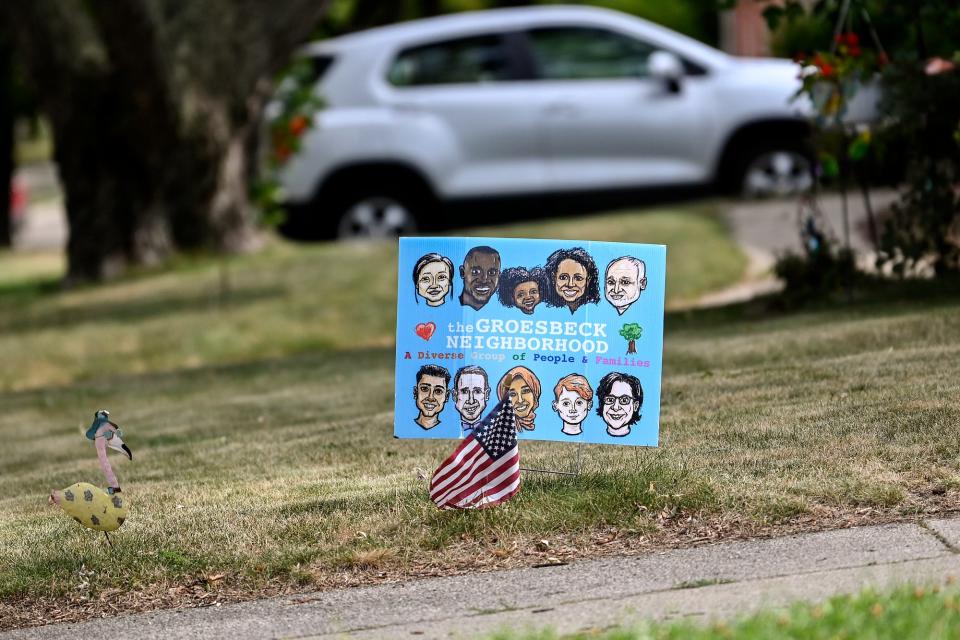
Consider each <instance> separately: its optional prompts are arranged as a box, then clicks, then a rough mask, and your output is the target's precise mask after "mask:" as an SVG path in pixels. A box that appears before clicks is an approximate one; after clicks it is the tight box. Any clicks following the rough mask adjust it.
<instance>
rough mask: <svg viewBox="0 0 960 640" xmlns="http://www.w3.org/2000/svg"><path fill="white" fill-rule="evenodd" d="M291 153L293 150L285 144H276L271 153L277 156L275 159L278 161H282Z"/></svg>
mask: <svg viewBox="0 0 960 640" xmlns="http://www.w3.org/2000/svg"><path fill="white" fill-rule="evenodd" d="M292 153H293V150H292V149H290V147H288V146H287V145H285V144H280V145H277V147H276V148H275V149H274V150H273V154H274V155H275V156H276V157H277V160H279V161H280V162H283V161H284V160H286V159H287V158H289V157H290V154H292Z"/></svg>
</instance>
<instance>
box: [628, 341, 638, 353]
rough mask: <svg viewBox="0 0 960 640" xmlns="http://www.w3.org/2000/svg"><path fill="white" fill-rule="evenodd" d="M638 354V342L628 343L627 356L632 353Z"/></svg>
mask: <svg viewBox="0 0 960 640" xmlns="http://www.w3.org/2000/svg"><path fill="white" fill-rule="evenodd" d="M636 352H637V341H636V340H631V341H630V342H629V343H627V354H628V355H629V354H631V353H636Z"/></svg>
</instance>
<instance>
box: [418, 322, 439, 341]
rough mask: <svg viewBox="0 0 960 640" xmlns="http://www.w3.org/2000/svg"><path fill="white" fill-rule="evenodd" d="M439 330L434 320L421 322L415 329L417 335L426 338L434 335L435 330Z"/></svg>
mask: <svg viewBox="0 0 960 640" xmlns="http://www.w3.org/2000/svg"><path fill="white" fill-rule="evenodd" d="M436 330H437V325H436V324H434V323H433V322H421V323H420V324H418V325H417V328H416V329H415V331H416V332H417V335H418V336H420V337H421V338H423V339H424V340H429V339H430V338H432V337H433V332H434V331H436Z"/></svg>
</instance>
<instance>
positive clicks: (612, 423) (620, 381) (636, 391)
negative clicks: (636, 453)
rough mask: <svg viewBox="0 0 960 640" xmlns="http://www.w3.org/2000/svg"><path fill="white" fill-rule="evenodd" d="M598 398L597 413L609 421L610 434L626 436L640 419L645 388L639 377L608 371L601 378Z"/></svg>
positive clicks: (605, 420) (608, 429)
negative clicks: (641, 384)
mask: <svg viewBox="0 0 960 640" xmlns="http://www.w3.org/2000/svg"><path fill="white" fill-rule="evenodd" d="M597 398H598V400H599V406H598V407H597V414H598V415H599V416H601V417H602V418H603V421H604V422H606V423H607V433H608V434H609V435H611V436H614V437H623V436H626V435H628V434H629V433H630V425H633V424H636V423H637V422H638V421H639V420H640V407H641V406H642V405H643V388H642V387H641V386H640V381H639V380H638V379H637V378H635V377H633V376H631V375H628V374H626V373H619V372H616V371H614V372H612V373H608V374H607V375H605V376H603V378H602V379H601V380H600V385H599V386H598V387H597Z"/></svg>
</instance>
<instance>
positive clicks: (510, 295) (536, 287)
mask: <svg viewBox="0 0 960 640" xmlns="http://www.w3.org/2000/svg"><path fill="white" fill-rule="evenodd" d="M545 280H546V278H545V277H544V273H543V269H541V268H540V267H534V268H533V269H530V270H529V271H527V270H526V269H524V268H523V267H511V268H509V269H504V270H503V273H501V274H500V289H499V290H498V295H499V296H500V302H501V303H502V304H503V306H505V307H517V308H518V309H520V311H523V312H524V313H526V314H527V315H530V314H532V313H533V310H534V309H535V308H536V306H537V305H538V304H540V301H541V300H542V299H543V292H544V289H545V288H546V282H545Z"/></svg>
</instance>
